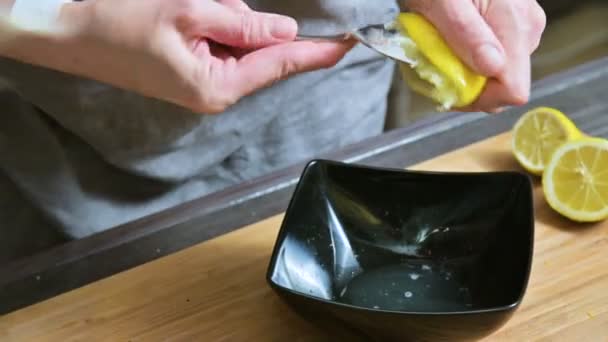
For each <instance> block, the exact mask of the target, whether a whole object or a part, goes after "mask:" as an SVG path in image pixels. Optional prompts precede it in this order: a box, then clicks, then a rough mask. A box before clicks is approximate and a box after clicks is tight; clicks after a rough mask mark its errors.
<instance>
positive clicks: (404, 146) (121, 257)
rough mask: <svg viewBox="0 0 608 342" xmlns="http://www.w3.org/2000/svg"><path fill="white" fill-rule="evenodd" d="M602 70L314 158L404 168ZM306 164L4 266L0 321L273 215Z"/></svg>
mask: <svg viewBox="0 0 608 342" xmlns="http://www.w3.org/2000/svg"><path fill="white" fill-rule="evenodd" d="M606 69H608V58H603V59H599V60H596V61H593V62H590V63H587V64H584V65H581V66H578V67H576V68H573V69H571V70H568V71H565V72H563V73H559V74H555V75H552V76H549V77H547V78H545V79H542V80H540V81H538V82H536V83H535V84H534V85H533V92H532V96H531V100H530V103H529V104H528V105H526V106H524V107H520V108H514V109H511V110H508V111H507V112H505V113H503V114H500V115H495V116H486V115H482V114H480V113H478V114H471V113H469V114H462V113H449V114H438V115H434V116H432V117H431V118H430V119H428V120H425V121H423V122H420V123H418V124H415V125H412V126H409V127H405V128H402V129H397V130H393V131H390V132H387V133H385V134H383V135H381V136H377V137H374V138H371V139H368V140H366V141H364V142H361V143H358V144H355V145H352V146H348V147H346V148H344V149H342V150H340V151H337V152H335V153H331V154H328V155H322V156H319V158H326V159H333V160H340V161H345V162H349V163H358V164H364V165H372V166H380V167H398V168H402V167H407V166H410V165H413V164H416V163H419V162H421V161H424V160H428V159H431V158H433V157H436V156H438V155H441V154H444V153H447V152H450V151H453V150H456V149H458V148H461V147H463V146H466V145H469V144H471V143H474V142H477V141H480V140H483V139H486V138H488V137H491V136H494V135H496V134H499V133H502V132H506V131H508V130H509V129H510V128H511V127H512V125H513V123H514V122H515V121H516V120H517V118H518V117H519V116H520V115H521V114H522V113H523V112H524V111H525V110H527V109H529V108H530V107H533V106H536V105H541V104H542V99H543V98H545V97H547V96H550V95H552V94H555V93H558V92H560V91H562V90H564V89H568V88H570V87H573V86H576V85H577V84H580V83H584V82H587V81H589V80H592V79H594V77H595V78H597V77H600V74H602V73H601V72H598V70H606ZM463 115H465V116H466V118H465V119H463ZM455 122H457V123H456V124H455ZM305 164H306V163H302V164H299V165H295V166H293V167H289V168H286V169H283V170H280V171H277V172H274V173H272V174H269V175H265V176H263V177H260V178H257V179H254V180H251V181H247V182H244V183H242V184H239V185H237V186H234V187H231V188H228V189H226V190H224V191H221V192H217V193H214V194H210V195H208V196H205V197H202V198H200V199H197V200H194V201H191V202H188V203H186V204H183V205H180V206H177V207H174V208H171V209H168V210H165V211H162V212H159V213H157V214H154V215H151V216H148V217H145V218H143V219H140V220H137V221H134V222H131V223H128V224H125V225H122V226H119V227H116V228H113V229H111V230H108V231H106V232H103V233H100V234H97V235H94V236H91V237H88V238H85V239H81V240H76V241H72V242H68V243H66V244H64V245H61V246H58V247H56V248H53V249H50V250H48V251H44V252H42V253H39V254H37V255H33V256H31V257H27V258H23V259H21V260H17V261H15V262H13V263H10V264H8V265H5V266H4V267H3V269H2V270H0V315H2V314H6V313H8V312H11V311H14V310H17V309H20V308H23V307H26V306H29V305H32V304H34V303H37V302H40V301H42V300H45V299H48V298H51V297H54V296H56V295H59V294H61V293H64V292H67V291H70V290H72V289H75V288H78V287H81V286H84V285H86V284H89V283H91V282H94V281H97V280H99V279H103V278H105V277H108V276H111V275H113V274H116V273H118V272H121V271H124V270H127V269H130V268H132V267H135V266H138V265H141V264H143V263H146V262H149V261H152V260H154V259H156V258H159V257H162V256H166V255H168V254H171V253H174V252H176V251H179V250H182V249H185V248H187V247H190V246H193V245H196V244H199V243H201V242H203V241H206V240H209V239H212V238H215V237H218V236H220V235H223V234H226V233H229V232H231V231H234V230H237V229H239V228H241V227H244V226H246V225H248V224H251V223H254V222H258V221H260V220H263V219H265V218H268V217H271V216H273V215H276V214H279V213H281V212H283V211H284V210H285V209H286V207H287V204H288V202H289V199H290V196H291V194H292V191H293V189H294V187H295V185H296V183H297V181H298V179H299V176H300V172H301V171H302V169H303V167H304V166H305Z"/></svg>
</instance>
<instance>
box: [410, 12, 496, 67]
mask: <svg viewBox="0 0 608 342" xmlns="http://www.w3.org/2000/svg"><path fill="white" fill-rule="evenodd" d="M408 7H409V8H410V9H412V10H414V11H417V12H420V14H422V15H424V16H425V17H426V18H427V19H428V20H429V21H430V22H431V23H433V25H435V27H436V28H437V30H438V31H439V32H440V34H441V35H442V36H443V37H444V39H445V40H446V42H447V44H448V45H449V46H450V47H451V48H452V49H453V50H454V52H455V53H456V54H457V55H458V56H459V57H460V58H461V59H462V60H463V61H464V62H465V63H466V64H467V65H468V66H469V67H471V68H472V69H474V70H475V71H477V72H478V73H481V74H483V75H485V76H489V77H492V76H497V75H498V74H500V73H501V72H502V71H503V69H504V68H505V64H506V58H505V52H504V49H503V47H502V44H501V43H500V41H499V40H498V38H497V37H496V35H495V34H494V32H493V31H492V29H491V28H490V26H489V25H488V24H487V23H486V22H485V20H484V19H483V17H482V16H481V14H480V13H479V10H478V9H477V8H476V7H475V5H474V4H473V2H472V1H464V2H463V1H453V0H438V1H435V2H433V5H432V6H429V5H428V0H413V1H410V2H408Z"/></svg>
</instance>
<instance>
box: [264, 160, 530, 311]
mask: <svg viewBox="0 0 608 342" xmlns="http://www.w3.org/2000/svg"><path fill="white" fill-rule="evenodd" d="M532 207H533V205H532V192H531V185H530V181H529V179H528V178H527V177H526V176H525V175H523V174H519V173H511V172H504V173H484V174H478V173H477V174H474V173H470V174H469V173H461V174H456V173H445V174H438V173H424V172H407V171H401V170H386V169H378V168H369V167H363V166H356V165H347V164H342V163H337V162H329V161H318V160H317V161H313V162H311V163H310V164H309V165H308V166H307V168H306V169H305V171H304V173H303V175H302V177H301V179H300V182H299V184H298V186H297V188H296V190H295V193H294V195H293V198H292V201H291V203H290V206H289V208H288V210H287V213H286V216H285V218H284V221H283V225H282V227H281V231H280V233H279V237H278V240H277V244H276V246H275V250H274V253H273V257H272V259H271V263H270V267H269V273H268V277H269V281H270V282H271V284H273V285H274V286H275V287H277V288H279V289H282V290H288V291H290V292H292V293H296V294H299V295H302V296H306V297H309V298H312V299H316V300H321V301H331V302H335V303H341V304H345V305H348V306H356V307H362V308H367V309H377V310H390V311H399V312H420V313H446V312H463V311H478V310H486V309H499V308H510V307H512V306H514V305H516V304H518V302H519V301H520V299H521V297H522V296H523V293H524V291H525V287H526V285H527V281H528V276H529V272H530V263H531V255H532V244H533V208H532Z"/></svg>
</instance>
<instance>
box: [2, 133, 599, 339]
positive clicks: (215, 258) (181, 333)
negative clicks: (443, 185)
mask: <svg viewBox="0 0 608 342" xmlns="http://www.w3.org/2000/svg"><path fill="white" fill-rule="evenodd" d="M508 139H509V134H501V135H498V136H495V137H492V138H490V139H487V140H484V141H482V142H479V143H476V144H474V145H471V146H468V147H466V148H463V149H459V150H457V151H455V152H452V153H449V154H446V155H443V156H440V157H438V158H435V159H433V160H430V161H428V162H424V163H422V164H419V165H417V166H415V167H413V169H424V170H442V171H449V170H453V171H489V170H509V169H519V168H518V167H517V165H516V164H515V162H514V160H513V158H512V157H511V155H510V152H509V149H508V146H509V145H508ZM539 190H540V189H539V188H538V184H537V189H536V196H535V204H536V218H537V220H536V223H537V225H536V242H535V255H534V261H533V267H532V276H531V279H530V284H529V287H528V291H527V293H526V296H525V298H524V301H523V304H522V306H521V307H520V308H519V310H518V311H517V312H516V313H515V315H514V316H513V317H512V318H511V320H510V321H509V322H508V323H507V324H506V325H505V326H504V327H503V328H502V329H500V330H499V331H497V332H496V333H495V334H494V335H492V336H490V337H489V338H488V340H491V341H530V340H538V339H546V340H551V341H574V340H576V341H602V340H606V339H607V338H608V267H606V266H607V265H608V222H603V223H599V224H593V225H580V224H574V223H571V222H569V221H567V220H565V219H563V218H561V217H560V216H559V215H557V214H556V213H554V212H553V211H552V210H551V209H550V208H549V207H548V206H547V204H546V203H545V201H544V199H543V196H542V193H541V192H540V191H539ZM281 219H282V216H281V215H278V216H274V217H272V218H270V219H266V220H263V221H260V222H257V223H254V224H252V225H249V226H247V227H244V228H242V229H239V230H237V231H235V232H232V233H229V234H226V235H223V236H220V237H218V238H215V239H212V240H209V241H207V242H204V243H201V244H199V245H196V246H193V247H191V248H188V249H185V250H183V251H180V252H177V253H175V254H172V255H169V256H166V257H163V258H160V259H158V260H155V261H152V262H149V263H146V264H143V265H140V266H138V267H136V268H133V269H131V270H128V271H125V272H122V273H119V274H116V275H114V276H112V277H109V278H106V279H103V280H100V281H97V282H95V283H92V284H89V285H87V286H85V287H82V288H80V289H76V290H74V291H71V292H68V293H65V294H63V295H60V296H58V297H54V298H52V299H50V300H47V301H44V302H41V303H38V304H36V305H33V306H30V307H27V308H24V309H21V310H19V311H15V312H13V313H11V314H8V315H5V316H2V317H0V340H3V341H7V340H8V341H19V342H23V341H69V340H82V341H92V340H95V341H99V340H108V341H161V340H162V341H166V340H171V341H181V340H183V341H192V340H199V341H323V340H328V339H329V338H330V336H328V335H327V334H326V332H324V331H322V330H320V329H319V328H317V327H315V326H312V325H311V324H309V323H307V322H305V321H304V320H302V319H301V318H300V317H299V316H297V315H296V314H295V313H293V312H292V311H291V310H290V309H289V308H288V307H287V306H286V305H285V304H284V303H283V302H281V301H280V300H279V299H278V297H277V296H276V295H275V294H274V293H273V292H272V291H271V289H270V288H269V287H268V286H267V285H266V283H265V279H264V276H265V271H266V267H267V264H268V261H269V257H270V253H271V251H272V246H273V244H274V241H275V237H276V234H277V232H278V228H279V225H280V222H281Z"/></svg>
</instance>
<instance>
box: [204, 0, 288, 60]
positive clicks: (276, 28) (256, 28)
mask: <svg viewBox="0 0 608 342" xmlns="http://www.w3.org/2000/svg"><path fill="white" fill-rule="evenodd" d="M205 4H207V5H206V6H205V8H202V9H201V12H200V17H198V18H196V17H194V15H192V17H193V18H194V19H193V20H197V23H196V30H197V31H196V33H197V34H200V35H203V36H205V37H207V38H209V39H211V40H214V41H216V42H218V43H220V44H224V45H228V46H232V47H239V48H245V49H255V48H262V47H266V46H269V45H273V44H277V43H282V42H285V41H291V40H294V39H295V37H296V34H297V32H298V25H297V23H296V21H295V20H294V19H292V18H290V17H287V16H282V15H278V14H270V13H262V12H255V11H242V10H241V11H239V10H235V9H233V8H230V7H228V6H225V5H223V4H220V3H216V2H211V3H207V2H205Z"/></svg>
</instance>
